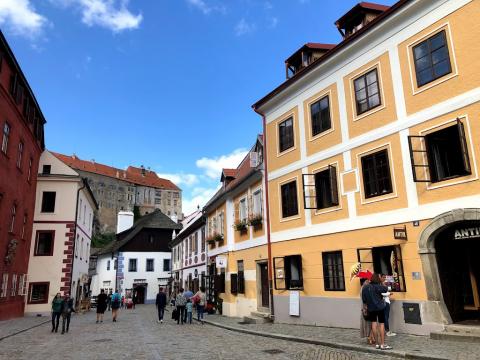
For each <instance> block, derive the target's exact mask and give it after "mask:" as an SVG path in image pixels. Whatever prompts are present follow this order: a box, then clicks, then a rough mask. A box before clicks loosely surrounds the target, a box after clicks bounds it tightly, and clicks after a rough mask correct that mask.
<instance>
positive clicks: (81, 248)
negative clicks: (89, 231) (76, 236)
mask: <svg viewBox="0 0 480 360" xmlns="http://www.w3.org/2000/svg"><path fill="white" fill-rule="evenodd" d="M82 257H83V237H82V241H81V245H80V260H82Z"/></svg>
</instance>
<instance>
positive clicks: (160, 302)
mask: <svg viewBox="0 0 480 360" xmlns="http://www.w3.org/2000/svg"><path fill="white" fill-rule="evenodd" d="M155 305H157V311H158V322H159V323H163V314H164V312H165V306H167V294H165V293H164V292H163V287H160V288H159V289H158V294H157V298H156V300H155Z"/></svg>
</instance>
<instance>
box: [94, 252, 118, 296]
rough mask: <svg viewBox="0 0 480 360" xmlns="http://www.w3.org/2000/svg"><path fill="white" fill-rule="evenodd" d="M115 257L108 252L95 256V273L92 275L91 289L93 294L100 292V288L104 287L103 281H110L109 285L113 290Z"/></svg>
mask: <svg viewBox="0 0 480 360" xmlns="http://www.w3.org/2000/svg"><path fill="white" fill-rule="evenodd" d="M108 261H110V270H107V263H108ZM114 262H115V258H112V256H111V255H110V254H106V255H99V256H98V258H97V274H96V275H93V276H92V283H91V285H90V286H91V291H92V295H93V296H97V295H98V294H100V289H102V288H104V286H103V282H104V281H110V287H111V288H112V290H113V291H115V276H116V270H114Z"/></svg>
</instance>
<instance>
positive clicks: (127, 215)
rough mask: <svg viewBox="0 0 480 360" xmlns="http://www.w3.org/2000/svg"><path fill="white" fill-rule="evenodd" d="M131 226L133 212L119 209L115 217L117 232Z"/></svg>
mask: <svg viewBox="0 0 480 360" xmlns="http://www.w3.org/2000/svg"><path fill="white" fill-rule="evenodd" d="M132 226H133V212H131V211H120V212H119V213H118V217H117V234H118V233H121V232H122V231H125V230H128V229H130V228H131V227H132Z"/></svg>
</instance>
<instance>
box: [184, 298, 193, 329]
mask: <svg viewBox="0 0 480 360" xmlns="http://www.w3.org/2000/svg"><path fill="white" fill-rule="evenodd" d="M186 309H187V322H188V323H189V324H191V323H192V312H193V303H192V301H191V300H190V299H188V300H187V305H186Z"/></svg>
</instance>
